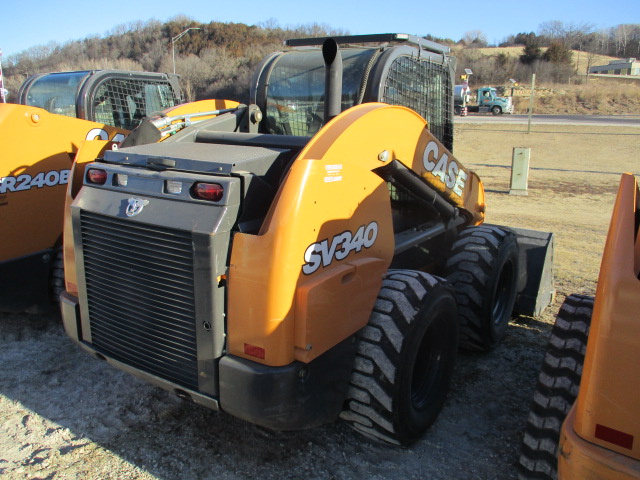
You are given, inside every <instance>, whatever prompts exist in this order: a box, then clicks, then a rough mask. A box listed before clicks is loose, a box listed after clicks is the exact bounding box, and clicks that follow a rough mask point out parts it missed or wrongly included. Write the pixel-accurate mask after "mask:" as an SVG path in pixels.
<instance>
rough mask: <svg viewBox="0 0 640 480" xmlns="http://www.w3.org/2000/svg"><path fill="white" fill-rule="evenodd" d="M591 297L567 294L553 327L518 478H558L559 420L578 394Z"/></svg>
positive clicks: (527, 426)
mask: <svg viewBox="0 0 640 480" xmlns="http://www.w3.org/2000/svg"><path fill="white" fill-rule="evenodd" d="M592 311H593V298H592V297H587V296H584V295H570V296H568V297H567V298H566V300H565V301H564V303H563V304H562V307H561V308H560V311H559V312H558V316H557V317H556V322H555V325H554V326H553V329H552V330H551V336H550V338H549V344H548V346H547V351H546V353H545V357H544V361H543V363H542V368H541V369H540V375H539V376H538V383H537V385H536V391H535V393H534V395H533V403H532V405H531V410H530V412H529V418H528V420H527V425H526V427H525V433H524V438H523V441H522V449H521V454H520V460H519V463H520V465H519V475H518V476H519V478H520V479H521V480H532V479H545V480H549V479H554V480H555V479H557V478H558V475H557V468H558V459H557V454H558V442H559V440H560V430H561V428H562V422H564V419H565V418H566V416H567V414H568V413H569V410H570V409H571V406H572V405H573V403H574V402H575V400H576V397H577V396H578V390H579V388H580V378H581V376H582V364H583V362H584V354H585V352H586V348H587V338H588V336H589V326H590V324H591V313H592Z"/></svg>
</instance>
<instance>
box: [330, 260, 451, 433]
mask: <svg viewBox="0 0 640 480" xmlns="http://www.w3.org/2000/svg"><path fill="white" fill-rule="evenodd" d="M457 339H458V318H457V309H456V303H455V296H454V291H453V288H452V287H451V286H450V285H449V284H448V283H447V282H446V281H445V280H443V279H441V278H438V277H434V276H432V275H428V274H426V273H423V272H417V271H412V270H390V271H389V272H387V274H386V275H385V278H384V280H383V284H382V288H381V290H380V293H379V295H378V299H377V301H376V304H375V307H374V310H373V312H372V314H371V318H370V320H369V323H368V325H367V326H366V327H364V328H363V329H362V330H361V331H360V332H359V333H358V345H357V348H358V353H357V358H356V362H355V365H354V370H353V372H352V376H351V383H350V386H349V391H348V393H347V398H346V401H345V408H344V410H343V412H342V413H341V415H340V416H341V418H342V419H344V420H345V421H347V422H348V423H349V424H350V425H351V426H352V427H353V428H354V429H355V430H357V431H359V432H360V433H362V434H364V435H365V436H367V437H369V438H372V439H374V440H377V441H380V442H383V443H388V444H393V445H402V446H407V445H410V444H411V443H413V442H415V441H416V440H417V439H419V438H420V437H421V436H422V435H423V434H424V432H425V431H426V430H427V429H428V428H429V426H430V425H431V424H432V423H433V421H434V420H435V419H436V417H437V416H438V413H440V410H441V409H442V405H443V404H444V401H445V398H446V395H447V392H448V389H449V383H450V380H451V376H452V373H453V366H454V363H455V356H456V351H457Z"/></svg>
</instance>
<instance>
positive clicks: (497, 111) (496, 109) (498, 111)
mask: <svg viewBox="0 0 640 480" xmlns="http://www.w3.org/2000/svg"><path fill="white" fill-rule="evenodd" d="M491 113H493V114H494V115H500V114H502V109H501V108H500V107H499V106H498V105H494V106H493V107H491Z"/></svg>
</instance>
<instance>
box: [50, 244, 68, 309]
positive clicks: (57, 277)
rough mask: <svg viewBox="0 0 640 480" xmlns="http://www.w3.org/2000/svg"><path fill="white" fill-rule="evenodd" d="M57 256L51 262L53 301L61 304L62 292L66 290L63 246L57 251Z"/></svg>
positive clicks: (55, 303)
mask: <svg viewBox="0 0 640 480" xmlns="http://www.w3.org/2000/svg"><path fill="white" fill-rule="evenodd" d="M55 256H56V257H55V258H54V259H53V263H52V264H51V279H50V289H51V301H52V303H53V304H54V305H59V304H60V294H61V293H62V292H64V289H65V285H64V258H63V256H62V247H59V248H58V249H57V250H56V251H55Z"/></svg>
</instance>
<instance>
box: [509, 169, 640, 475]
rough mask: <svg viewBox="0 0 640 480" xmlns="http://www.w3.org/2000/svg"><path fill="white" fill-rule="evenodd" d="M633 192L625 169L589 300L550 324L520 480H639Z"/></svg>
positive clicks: (636, 193)
mask: <svg viewBox="0 0 640 480" xmlns="http://www.w3.org/2000/svg"><path fill="white" fill-rule="evenodd" d="M639 225H640V190H638V183H637V181H636V179H635V177H634V176H633V175H631V174H624V175H623V176H622V179H621V181H620V188H619V190H618V196H617V199H616V204H615V206H614V210H613V215H612V218H611V224H610V227H609V233H608V235H607V241H606V244H605V247H604V252H603V255H602V263H601V267H600V276H599V278H598V287H597V290H596V296H595V301H594V299H593V298H591V297H586V296H581V295H570V296H569V297H567V299H566V301H565V302H564V304H563V306H562V308H561V309H560V312H559V313H558V317H557V319H556V323H555V325H554V327H553V330H552V333H551V338H550V341H549V346H548V348H547V353H546V355H545V358H544V363H543V365H542V370H541V372H540V376H539V378H538V384H537V387H536V393H535V396H534V401H533V404H532V408H531V412H530V414H529V420H528V422H527V427H526V432H525V436H524V440H523V445H522V454H521V457H520V467H521V473H520V478H522V479H525V480H526V479H556V478H559V479H562V480H567V479H576V480H578V479H580V480H588V479H601V480H608V479H625V480H626V479H628V480H631V479H640V401H638V393H639V392H640V375H638V368H639V367H640V321H639V320H640V319H639V316H638V312H640V276H639V275H640V231H639V229H638V226H639Z"/></svg>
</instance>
